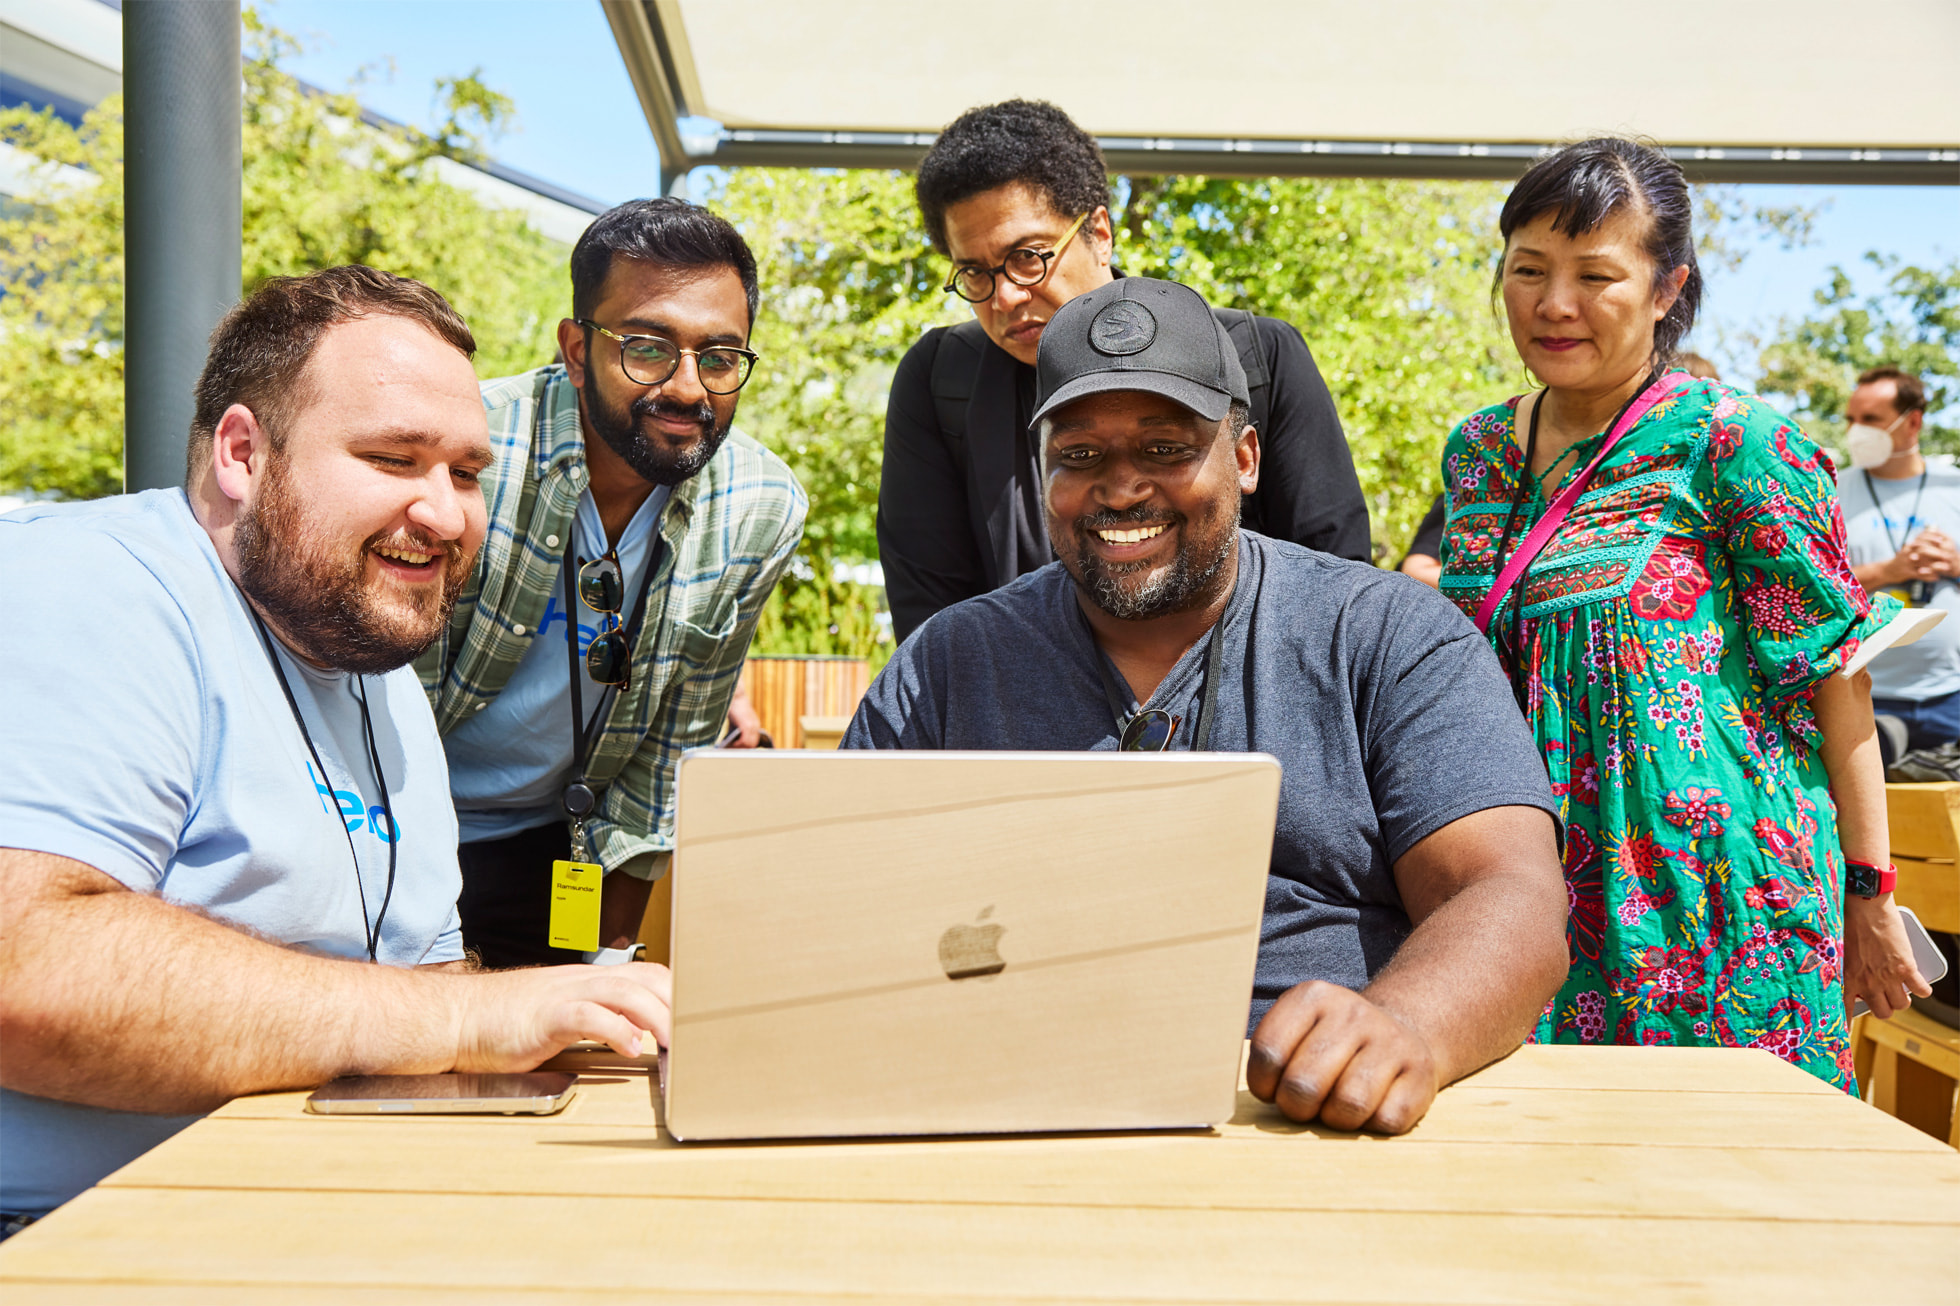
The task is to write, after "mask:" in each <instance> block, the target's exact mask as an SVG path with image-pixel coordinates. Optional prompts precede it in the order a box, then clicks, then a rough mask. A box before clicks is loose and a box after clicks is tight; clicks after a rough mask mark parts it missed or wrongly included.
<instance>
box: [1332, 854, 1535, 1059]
mask: <svg viewBox="0 0 1960 1306" xmlns="http://www.w3.org/2000/svg"><path fill="white" fill-rule="evenodd" d="M1563 909H1564V903H1563V902H1562V901H1560V902H1558V903H1557V904H1556V905H1550V904H1548V902H1547V899H1546V895H1545V894H1544V892H1543V891H1542V887H1541V886H1540V885H1539V884H1537V883H1536V882H1535V881H1534V880H1533V879H1530V878H1527V877H1525V876H1520V875H1493V876H1487V877H1485V878H1482V879H1480V880H1478V881H1477V882H1476V883H1474V884H1470V885H1468V886H1466V887H1465V888H1463V889H1462V890H1461V891H1459V892H1458V893H1457V894H1456V895H1455V896H1453V897H1452V898H1450V899H1449V900H1448V901H1447V902H1445V903H1443V904H1442V905H1441V906H1439V907H1438V908H1437V909H1436V910H1435V911H1433V912H1432V913H1430V915H1429V916H1428V917H1427V919H1425V920H1424V921H1423V922H1422V924H1420V925H1418V926H1417V927H1416V928H1415V930H1414V932H1412V933H1411V934H1410V935H1409V937H1408V939H1407V940H1406V941H1404V943H1403V944H1402V946H1401V948H1399V949H1398V950H1397V951H1396V953H1395V957H1394V959H1393V960H1392V961H1391V962H1390V963H1389V964H1388V966H1387V967H1386V968H1385V969H1384V970H1383V971H1382V972H1381V974H1380V975H1378V976H1377V977H1376V978H1375V982H1374V983H1372V984H1370V985H1369V986H1368V987H1367V988H1366V989H1364V990H1363V996H1364V997H1366V998H1367V999H1368V1000H1369V1001H1371V1002H1374V1003H1376V1004H1377V1005H1378V1006H1381V1007H1382V1008H1384V1009H1385V1010H1387V1011H1389V1012H1391V1013H1392V1014H1393V1015H1395V1017H1396V1018H1397V1019H1399V1020H1401V1021H1402V1022H1403V1023H1405V1024H1407V1025H1409V1026H1411V1027H1413V1028H1414V1029H1415V1030H1416V1031H1417V1032H1418V1033H1419V1034H1421V1035H1422V1036H1423V1038H1424V1039H1425V1040H1426V1041H1427V1042H1428V1044H1429V1046H1430V1049H1431V1051H1432V1052H1433V1053H1434V1054H1435V1056H1436V1061H1437V1070H1438V1078H1439V1081H1440V1082H1441V1083H1444V1084H1448V1083H1451V1082H1453V1081H1455V1080H1457V1079H1461V1078H1462V1077H1463V1076H1464V1075H1467V1074H1469V1073H1470V1072H1471V1071H1473V1070H1476V1069H1477V1068H1478V1067H1480V1066H1485V1065H1488V1064H1490V1063H1491V1062H1492V1061H1495V1060H1496V1059H1497V1058H1499V1057H1501V1056H1503V1055H1505V1054H1506V1053H1508V1052H1510V1051H1511V1050H1512V1049H1514V1048H1516V1047H1517V1046H1518V1044H1519V1043H1520V1042H1522V1041H1523V1039H1524V1036H1525V1035H1526V1034H1527V1033H1528V1032H1529V1031H1530V1029H1531V1025H1532V1022H1533V1021H1534V1020H1536V1019H1537V1018H1538V1016H1539V1014H1540V1013H1541V1012H1542V1011H1543V1010H1544V1008H1545V1003H1546V1002H1548V1001H1550V1000H1551V997H1552V995H1553V994H1554V993H1556V992H1558V986H1559V985H1560V984H1562V983H1563V982H1564V981H1565V973H1566V966H1567V961H1568V958H1567V953H1566V943H1565V924H1564V910H1563Z"/></svg>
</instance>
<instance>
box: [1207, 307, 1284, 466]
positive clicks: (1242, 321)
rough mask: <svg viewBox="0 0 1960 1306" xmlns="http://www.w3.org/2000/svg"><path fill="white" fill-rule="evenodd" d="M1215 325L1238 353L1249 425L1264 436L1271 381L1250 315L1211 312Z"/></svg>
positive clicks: (1239, 310)
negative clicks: (1247, 396) (1243, 380)
mask: <svg viewBox="0 0 1960 1306" xmlns="http://www.w3.org/2000/svg"><path fill="white" fill-rule="evenodd" d="M1211 311H1212V313H1213V314H1214V315H1215V316H1216V317H1217V318H1218V324H1219V325H1220V326H1222V327H1224V328H1225V334H1226V335H1228V336H1230V337H1231V340H1232V346H1233V347H1234V348H1235V349H1237V350H1238V351H1239V365H1240V366H1241V367H1243V368H1245V384H1246V389H1247V391H1248V392H1249V394H1250V397H1251V401H1252V402H1251V405H1250V406H1251V408H1252V425H1253V426H1254V427H1255V428H1257V429H1258V431H1259V434H1260V436H1261V437H1264V436H1265V435H1266V434H1268V432H1267V430H1266V417H1267V415H1268V414H1269V413H1271V412H1272V393H1273V377H1272V373H1271V372H1269V371H1267V370H1266V355H1265V354H1264V353H1262V352H1261V351H1260V348H1259V332H1258V329H1257V328H1256V327H1255V326H1254V325H1253V322H1254V318H1253V316H1252V314H1250V313H1248V312H1246V311H1245V310H1244V309H1242V308H1214V309H1213V310H1211Z"/></svg>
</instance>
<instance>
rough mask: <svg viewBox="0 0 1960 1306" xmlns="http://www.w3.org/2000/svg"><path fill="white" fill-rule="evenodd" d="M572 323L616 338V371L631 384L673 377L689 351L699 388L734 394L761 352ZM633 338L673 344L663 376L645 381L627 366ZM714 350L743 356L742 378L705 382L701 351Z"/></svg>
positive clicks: (588, 322)
mask: <svg viewBox="0 0 1960 1306" xmlns="http://www.w3.org/2000/svg"><path fill="white" fill-rule="evenodd" d="M572 324H573V325H574V326H581V327H584V328H585V329H586V330H588V331H597V332H598V333H599V334H600V335H602V336H604V337H605V338H606V339H608V340H612V341H616V342H618V344H619V373H620V375H621V376H623V377H625V378H626V379H627V380H628V381H631V382H632V383H633V384H634V385H666V384H667V383H668V382H669V381H671V380H673V379H674V373H676V372H678V371H680V370H681V360H682V359H683V358H686V357H687V356H688V355H689V354H692V355H694V374H695V375H696V376H697V377H699V378H700V379H701V388H702V389H703V390H706V391H707V392H708V393H709V394H711V395H732V394H735V393H736V392H737V391H739V390H741V388H742V387H743V386H745V385H747V384H748V383H749V378H750V377H752V376H754V375H755V365H756V364H757V363H759V362H761V361H762V355H761V354H758V353H756V352H755V350H753V349H744V348H743V347H742V346H740V345H709V346H708V347H707V348H706V349H682V348H681V346H680V342H679V341H677V340H669V339H668V338H667V337H666V336H657V335H653V334H651V333H648V332H640V333H626V334H621V333H620V332H618V331H614V330H611V329H610V328H607V327H602V326H600V325H599V324H598V323H597V322H594V321H593V320H592V319H591V318H586V317H575V318H573V319H572ZM635 340H658V341H659V342H660V343H661V344H663V345H669V346H672V348H673V350H674V362H673V365H672V366H671V367H669V368H668V369H667V374H666V375H665V376H663V377H661V378H660V379H659V380H657V381H648V380H646V379H644V378H642V377H637V376H634V375H633V373H632V372H631V371H629V370H628V369H627V366H626V350H627V347H628V346H629V345H631V344H632V343H633V342H634V341H635ZM716 353H720V354H735V355H737V356H738V357H740V358H742V359H744V360H746V366H744V367H743V368H742V379H741V380H739V381H737V382H736V383H735V386H734V389H730V390H717V389H715V388H714V387H713V386H711V385H709V384H708V375H707V373H705V372H703V371H702V370H701V358H702V356H703V355H706V354H716Z"/></svg>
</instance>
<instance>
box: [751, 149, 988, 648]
mask: <svg viewBox="0 0 1960 1306" xmlns="http://www.w3.org/2000/svg"><path fill="white" fill-rule="evenodd" d="M712 203H713V204H714V206H715V207H716V208H717V209H718V210H719V211H720V212H722V213H723V214H724V215H726V216H727V217H728V219H729V220H730V221H731V222H733V223H735V224H736V226H737V227H739V228H740V229H741V231H742V234H743V235H744V236H745V237H746V238H747V239H748V242H749V245H750V247H751V248H752V249H754V250H755V255H756V261H757V273H758V276H759V278H760V280H761V283H762V311H761V314H760V316H759V317H758V319H757V321H756V326H755V334H754V338H753V339H752V341H751V343H752V345H753V346H754V348H755V350H756V352H758V353H759V354H761V355H762V361H761V362H760V363H758V364H757V365H756V369H757V370H756V376H755V378H754V379H753V380H752V381H750V382H749V384H748V387H747V388H746V389H744V390H743V392H742V406H741V413H740V417H739V419H738V420H739V423H740V425H741V427H742V429H744V430H745V431H748V432H749V433H750V434H752V435H754V436H755V437H756V438H757V439H759V440H761V441H762V442H763V443H764V444H766V445H768V446H769V447H770V448H771V449H773V450H775V451H776V453H778V454H779V455H781V456H782V458H783V459H784V461H786V462H788V463H789V465H790V466H791V468H793V469H794V470H795V472H796V475H797V479H798V480H800V481H802V483H803V488H804V489H805V490H806V491H808V492H809V495H810V519H809V525H808V526H807V527H806V528H805V530H804V533H803V544H802V547H801V548H800V550H799V551H798V553H797V557H796V560H795V562H794V564H793V567H792V569H791V572H790V574H788V575H786V576H785V577H784V579H783V582H782V584H781V585H780V586H779V587H778V588H777V590H776V593H775V595H774V596H773V597H772V598H771V600H770V603H769V606H768V608H766V609H765V610H764V612H763V616H762V620H761V622H760V624H759V625H758V626H757V629H756V641H755V651H756V652H758V653H766V654H798V653H839V654H846V655H849V656H852V657H870V658H872V659H873V660H874V661H879V662H882V660H883V659H884V657H886V656H888V655H889V653H890V649H891V645H890V642H889V640H890V637H889V636H888V635H882V632H881V629H880V627H879V626H878V624H877V622H876V613H877V611H878V610H879V608H880V606H881V603H880V602H879V595H878V594H877V593H876V592H875V591H874V590H873V589H872V588H871V587H869V586H866V585H864V584H861V583H859V582H856V581H853V580H850V579H848V578H840V576H839V575H838V571H839V568H845V567H850V566H852V565H854V564H863V563H868V562H870V561H872V560H873V559H875V558H876V557H877V556H878V537H877V513H878V467H879V463H880V461H881V458H882V455H883V450H884V429H885V394H886V392H887V391H888V390H889V389H890V388H891V379H892V373H893V372H894V371H895V370H896V369H897V367H898V360H899V359H900V358H902V357H903V356H904V354H905V351H906V350H907V349H909V348H911V346H912V344H913V342H914V341H916V340H917V339H918V338H919V337H920V335H922V334H923V333H924V332H925V331H926V330H927V328H929V327H932V326H936V325H939V324H941V323H945V322H957V321H959V320H960V318H961V316H963V314H964V309H965V306H964V305H955V304H949V303H948V302H947V300H948V299H949V298H950V297H949V296H946V295H942V294H940V293H939V287H940V285H941V284H943V278H944V275H945V273H944V265H943V262H939V263H936V262H935V261H934V256H933V254H932V251H931V247H930V246H929V245H928V244H927V241H926V235H925V231H924V229H923V227H921V226H920V224H919V215H918V208H917V206H916V205H915V204H914V203H913V201H912V182H911V178H910V177H909V176H907V175H906V174H903V173H894V172H863V171H854V172H827V171H826V172H804V171H792V170H790V169H784V168H743V169H736V170H733V171H731V172H729V173H728V174H727V175H726V177H725V179H724V180H723V182H722V184H721V185H720V187H718V190H717V193H716V195H715V196H714V197H713V200H712ZM881 636H882V640H883V642H881Z"/></svg>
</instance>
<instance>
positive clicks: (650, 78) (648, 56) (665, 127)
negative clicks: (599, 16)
mask: <svg viewBox="0 0 1960 1306" xmlns="http://www.w3.org/2000/svg"><path fill="white" fill-rule="evenodd" d="M599 7H600V8H601V9H603V10H604V11H605V14H606V22H607V23H608V24H610V25H611V27H612V32H613V44H615V45H617V46H618V47H619V56H620V58H621V59H622V60H623V61H624V62H625V64H626V75H627V77H628V78H630V79H631V80H632V82H633V93H634V94H635V95H637V96H638V97H639V100H640V112H641V113H643V114H645V115H646V120H647V126H648V127H649V128H651V129H652V131H653V143H654V147H655V148H656V149H658V150H659V151H660V176H661V180H662V182H666V181H668V180H669V179H670V178H672V177H673V176H674V174H676V173H683V172H686V171H687V170H688V168H689V167H690V166H691V164H690V161H689V159H688V157H687V149H686V147H685V146H683V145H682V144H681V130H680V120H681V118H682V117H683V116H684V115H685V114H686V113H687V109H686V107H685V106H684V105H683V104H682V102H681V98H680V91H679V88H678V87H677V86H676V84H675V83H676V80H677V78H676V74H675V71H674V67H673V61H672V55H671V53H670V52H669V51H668V49H667V44H666V39H665V36H664V34H663V33H662V32H661V30H660V26H659V24H660V15H659V13H658V12H657V11H656V10H655V9H654V8H653V6H652V4H650V3H646V2H644V0H599Z"/></svg>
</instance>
